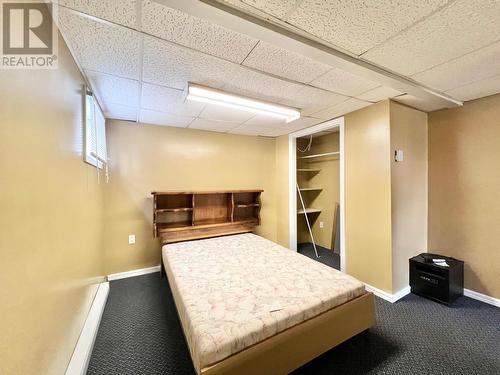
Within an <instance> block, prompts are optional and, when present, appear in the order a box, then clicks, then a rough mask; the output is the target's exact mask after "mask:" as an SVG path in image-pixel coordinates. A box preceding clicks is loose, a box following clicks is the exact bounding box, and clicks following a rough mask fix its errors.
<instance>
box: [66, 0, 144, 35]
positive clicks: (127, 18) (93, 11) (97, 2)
mask: <svg viewBox="0 0 500 375" xmlns="http://www.w3.org/2000/svg"><path fill="white" fill-rule="evenodd" d="M59 4H60V5H63V6H65V7H68V8H71V9H74V10H77V11H80V12H83V13H86V14H90V15H91V16H95V17H98V18H102V19H105V20H108V21H111V22H115V23H119V24H120V25H124V26H127V27H132V28H133V27H135V26H136V0H129V1H114V0H90V1H89V0H59Z"/></svg>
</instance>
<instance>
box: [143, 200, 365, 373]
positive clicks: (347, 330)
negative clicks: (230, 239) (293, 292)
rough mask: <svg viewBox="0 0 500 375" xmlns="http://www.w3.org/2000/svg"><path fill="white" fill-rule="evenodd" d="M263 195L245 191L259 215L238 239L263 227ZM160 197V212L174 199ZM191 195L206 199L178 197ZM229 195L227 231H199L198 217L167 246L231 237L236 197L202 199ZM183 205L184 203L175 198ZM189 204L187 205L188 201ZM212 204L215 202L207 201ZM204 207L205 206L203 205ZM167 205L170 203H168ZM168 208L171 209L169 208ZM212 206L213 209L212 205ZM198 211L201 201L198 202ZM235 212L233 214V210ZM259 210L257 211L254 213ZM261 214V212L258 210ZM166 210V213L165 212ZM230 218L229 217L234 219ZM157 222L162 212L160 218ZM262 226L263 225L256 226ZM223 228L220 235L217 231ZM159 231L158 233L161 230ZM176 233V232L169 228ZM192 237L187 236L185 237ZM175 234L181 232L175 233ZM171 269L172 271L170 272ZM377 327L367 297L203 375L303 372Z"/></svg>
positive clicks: (221, 202)
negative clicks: (312, 362) (333, 351)
mask: <svg viewBox="0 0 500 375" xmlns="http://www.w3.org/2000/svg"><path fill="white" fill-rule="evenodd" d="M260 193H261V191H260V190H247V191H239V192H237V193H236V194H242V195H241V196H240V197H246V201H245V203H241V204H242V205H243V204H244V205H245V207H241V208H244V209H245V210H244V211H245V215H255V216H254V218H253V219H251V220H252V225H251V226H249V227H245V226H244V227H242V228H239V229H237V230H236V233H244V232H249V231H251V229H252V228H253V226H254V225H255V224H256V223H260V217H259V209H260ZM153 194H154V195H155V210H156V209H158V208H157V196H156V195H158V194H161V195H166V194H173V193H153ZM175 194H177V195H179V194H191V196H192V197H193V196H195V195H197V194H200V193H185V192H183V193H175ZM207 194H208V195H212V194H223V195H225V196H224V199H222V200H221V198H220V197H219V198H216V202H218V203H217V205H219V206H223V205H224V202H228V203H227V206H226V207H228V208H227V210H222V212H223V214H221V215H222V216H221V217H227V218H228V220H226V224H225V225H226V226H224V225H222V226H220V227H217V226H216V227H213V228H216V229H215V230H213V231H210V232H208V233H207V232H205V231H197V230H196V228H195V227H196V225H194V224H195V223H196V220H195V219H194V215H193V216H192V221H191V224H190V225H186V227H184V229H183V231H182V233H184V234H183V235H182V236H181V237H182V239H179V237H177V236H176V237H171V236H170V237H168V235H165V234H168V233H170V234H171V233H172V232H171V231H167V232H164V231H163V232H162V231H160V233H162V234H163V235H160V236H161V237H162V244H166V243H170V242H177V241H182V240H194V239H201V238H207V237H216V236H220V235H227V234H231V233H228V227H227V225H230V224H231V222H234V217H233V216H231V214H230V213H231V212H234V211H232V210H234V207H236V206H237V204H238V203H236V204H235V201H234V194H235V192H210V193H207V192H205V193H202V195H207ZM174 199H178V198H174ZM182 199H184V201H183V202H187V200H185V199H187V198H181V200H182ZM202 199H208V201H211V198H207V197H205V198H202ZM202 201H203V200H202ZM162 204H163V205H165V202H163V203H162ZM257 204H258V205H257ZM166 205H167V206H168V204H166ZM209 205H210V204H209ZM193 206H195V200H194V199H193ZM231 207H232V208H231ZM251 208H254V210H251ZM255 208H258V209H255ZM160 209H161V208H160ZM228 213H229V214H228ZM155 217H156V212H155ZM256 220H258V221H257V222H256ZM217 228H218V229H217ZM157 229H158V228H155V230H157ZM169 229H170V228H169ZM184 231H187V232H184ZM174 232H175V231H174ZM167 268H168V267H167ZM161 269H162V275H164V274H166V275H167V278H168V277H169V275H168V272H167V273H165V265H164V263H163V260H162V262H161ZM172 294H173V297H174V301H175V304H176V306H178V305H179V299H180V297H179V296H178V295H177V292H176V291H175V290H174V289H172ZM374 324H375V306H374V297H373V294H372V293H369V292H367V293H365V294H363V295H361V296H359V297H357V298H355V299H353V300H351V301H349V302H346V303H344V304H342V305H340V306H337V307H335V308H333V309H330V310H327V311H325V312H324V313H322V314H320V315H317V316H315V317H313V318H311V319H308V320H306V321H304V322H302V323H300V324H298V325H296V326H293V327H290V328H288V329H286V330H284V331H282V332H279V333H277V334H276V335H274V336H272V337H269V338H267V339H265V340H263V341H261V342H259V343H257V344H254V345H252V346H250V347H248V348H246V349H244V350H242V351H240V352H238V353H235V354H233V355H231V356H229V357H227V358H225V359H223V360H222V361H219V362H217V363H214V364H212V365H210V366H208V367H205V368H202V369H201V371H200V375H254V374H259V375H260V374H262V375H264V374H270V375H284V374H288V373H290V372H291V371H293V370H295V369H297V368H298V367H300V366H302V365H304V364H306V363H307V362H309V361H311V360H312V359H314V358H316V357H317V356H319V355H321V354H323V353H324V352H326V351H328V350H330V349H331V348H333V347H335V346H337V345H338V344H340V343H342V342H344V341H346V340H348V339H349V338H351V337H353V336H356V335H357V334H359V333H361V332H364V331H366V330H367V329H369V328H370V327H372V326H373V325H374Z"/></svg>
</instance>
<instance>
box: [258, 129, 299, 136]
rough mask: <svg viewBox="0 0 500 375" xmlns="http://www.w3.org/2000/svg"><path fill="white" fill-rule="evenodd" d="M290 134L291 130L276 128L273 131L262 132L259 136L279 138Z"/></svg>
mask: <svg viewBox="0 0 500 375" xmlns="http://www.w3.org/2000/svg"><path fill="white" fill-rule="evenodd" d="M291 132H293V130H290V129H283V128H276V129H273V130H270V131H266V132H264V133H263V134H261V135H263V136H265V137H279V136H281V135H285V134H290V133H291Z"/></svg>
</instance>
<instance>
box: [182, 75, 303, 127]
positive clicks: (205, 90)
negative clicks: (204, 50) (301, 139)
mask: <svg viewBox="0 0 500 375" xmlns="http://www.w3.org/2000/svg"><path fill="white" fill-rule="evenodd" d="M186 99H188V100H194V101H197V102H203V103H209V104H215V105H219V106H224V107H229V108H235V109H240V110H243V111H249V112H253V113H258V114H261V115H264V116H271V117H276V118H280V119H283V120H285V121H286V122H287V123H288V122H291V121H294V120H297V119H299V118H300V111H299V110H298V109H296V108H292V107H287V106H284V105H278V104H274V103H269V102H265V101H262V100H257V99H252V98H247V97H244V96H240V95H235V94H229V93H226V92H224V91H221V90H217V89H213V88H211V87H206V86H202V85H197V84H195V83H191V82H188V86H187V91H186Z"/></svg>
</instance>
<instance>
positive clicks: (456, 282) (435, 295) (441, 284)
mask: <svg viewBox="0 0 500 375" xmlns="http://www.w3.org/2000/svg"><path fill="white" fill-rule="evenodd" d="M429 255H433V254H429ZM429 255H427V254H426V255H425V256H422V254H421V255H418V256H416V257H413V258H411V259H410V287H411V291H412V293H415V294H418V295H421V296H423V297H427V298H430V299H433V300H436V301H438V302H442V303H446V304H450V303H452V302H453V301H454V300H455V299H456V298H458V297H459V296H460V295H462V294H463V262H461V261H459V260H456V259H453V258H447V257H443V256H440V255H435V258H440V259H446V260H447V263H448V264H449V267H442V266H438V265H436V264H434V263H432V262H431V263H429V262H428V260H427V259H426V258H429Z"/></svg>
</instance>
